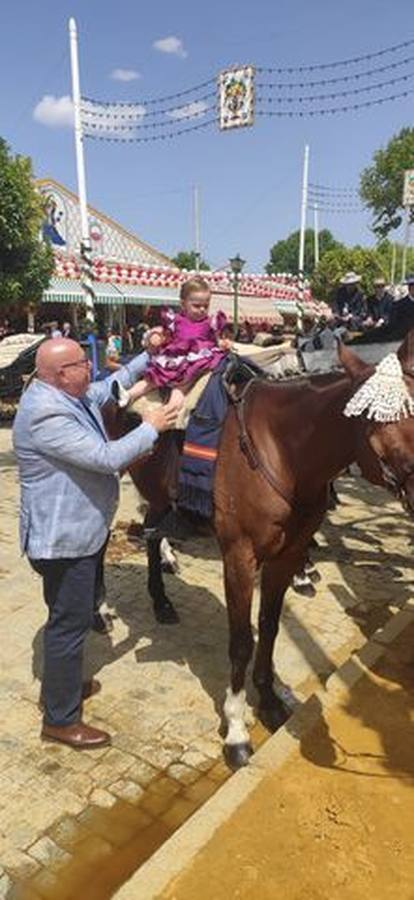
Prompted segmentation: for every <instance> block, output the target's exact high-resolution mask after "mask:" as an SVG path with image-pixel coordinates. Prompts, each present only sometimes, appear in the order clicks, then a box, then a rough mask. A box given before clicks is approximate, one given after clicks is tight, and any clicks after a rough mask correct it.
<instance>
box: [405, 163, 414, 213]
mask: <svg viewBox="0 0 414 900" xmlns="http://www.w3.org/2000/svg"><path fill="white" fill-rule="evenodd" d="M403 206H414V169H407V170H406V172H405V178H404V195H403Z"/></svg>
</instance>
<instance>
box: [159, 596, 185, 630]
mask: <svg viewBox="0 0 414 900" xmlns="http://www.w3.org/2000/svg"><path fill="white" fill-rule="evenodd" d="M154 616H155V618H156V620H157V622H159V624H160V625H178V623H179V621H180V617H179V615H178V612H177V611H176V609H175V607H174V606H173V605H172V603H171V600H165V601H164V602H163V603H162V604H159V605H157V606H155V605H154Z"/></svg>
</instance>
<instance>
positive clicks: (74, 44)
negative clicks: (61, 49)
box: [69, 17, 95, 323]
mask: <svg viewBox="0 0 414 900" xmlns="http://www.w3.org/2000/svg"><path fill="white" fill-rule="evenodd" d="M69 42H70V62H71V71H72V100H73V114H74V131H75V152H76V173H77V178H78V194H79V210H80V219H81V245H80V252H81V260H82V286H83V289H84V291H85V306H86V318H87V320H88V322H90V323H93V322H94V321H95V310H94V300H95V292H94V289H93V271H92V256H91V253H92V248H91V240H90V234H89V218H88V202H87V197H86V173H85V154H84V147H83V131H82V115H81V93H80V79H79V58H78V30H77V26H76V21H75V19H74V18H73V17H72V18H70V19H69Z"/></svg>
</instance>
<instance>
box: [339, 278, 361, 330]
mask: <svg viewBox="0 0 414 900" xmlns="http://www.w3.org/2000/svg"><path fill="white" fill-rule="evenodd" d="M360 281H361V276H360V275H357V274H356V272H347V273H346V275H344V276H343V278H341V280H340V282H339V288H338V290H337V293H336V297H335V300H334V303H333V314H334V323H335V326H336V328H338V329H342V331H344V330H349V331H360V330H362V328H363V322H364V321H365V319H366V317H367V307H366V302H365V297H364V295H363V293H362V291H361V289H360V286H359V285H360Z"/></svg>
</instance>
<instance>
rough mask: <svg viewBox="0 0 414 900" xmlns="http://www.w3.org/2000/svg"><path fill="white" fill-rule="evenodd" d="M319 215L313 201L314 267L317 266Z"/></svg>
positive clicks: (316, 205)
mask: <svg viewBox="0 0 414 900" xmlns="http://www.w3.org/2000/svg"><path fill="white" fill-rule="evenodd" d="M318 219H319V216H318V204H317V203H315V206H314V207H313V223H314V224H313V232H314V234H313V236H314V241H315V269H317V268H318V266H319V221H318Z"/></svg>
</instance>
